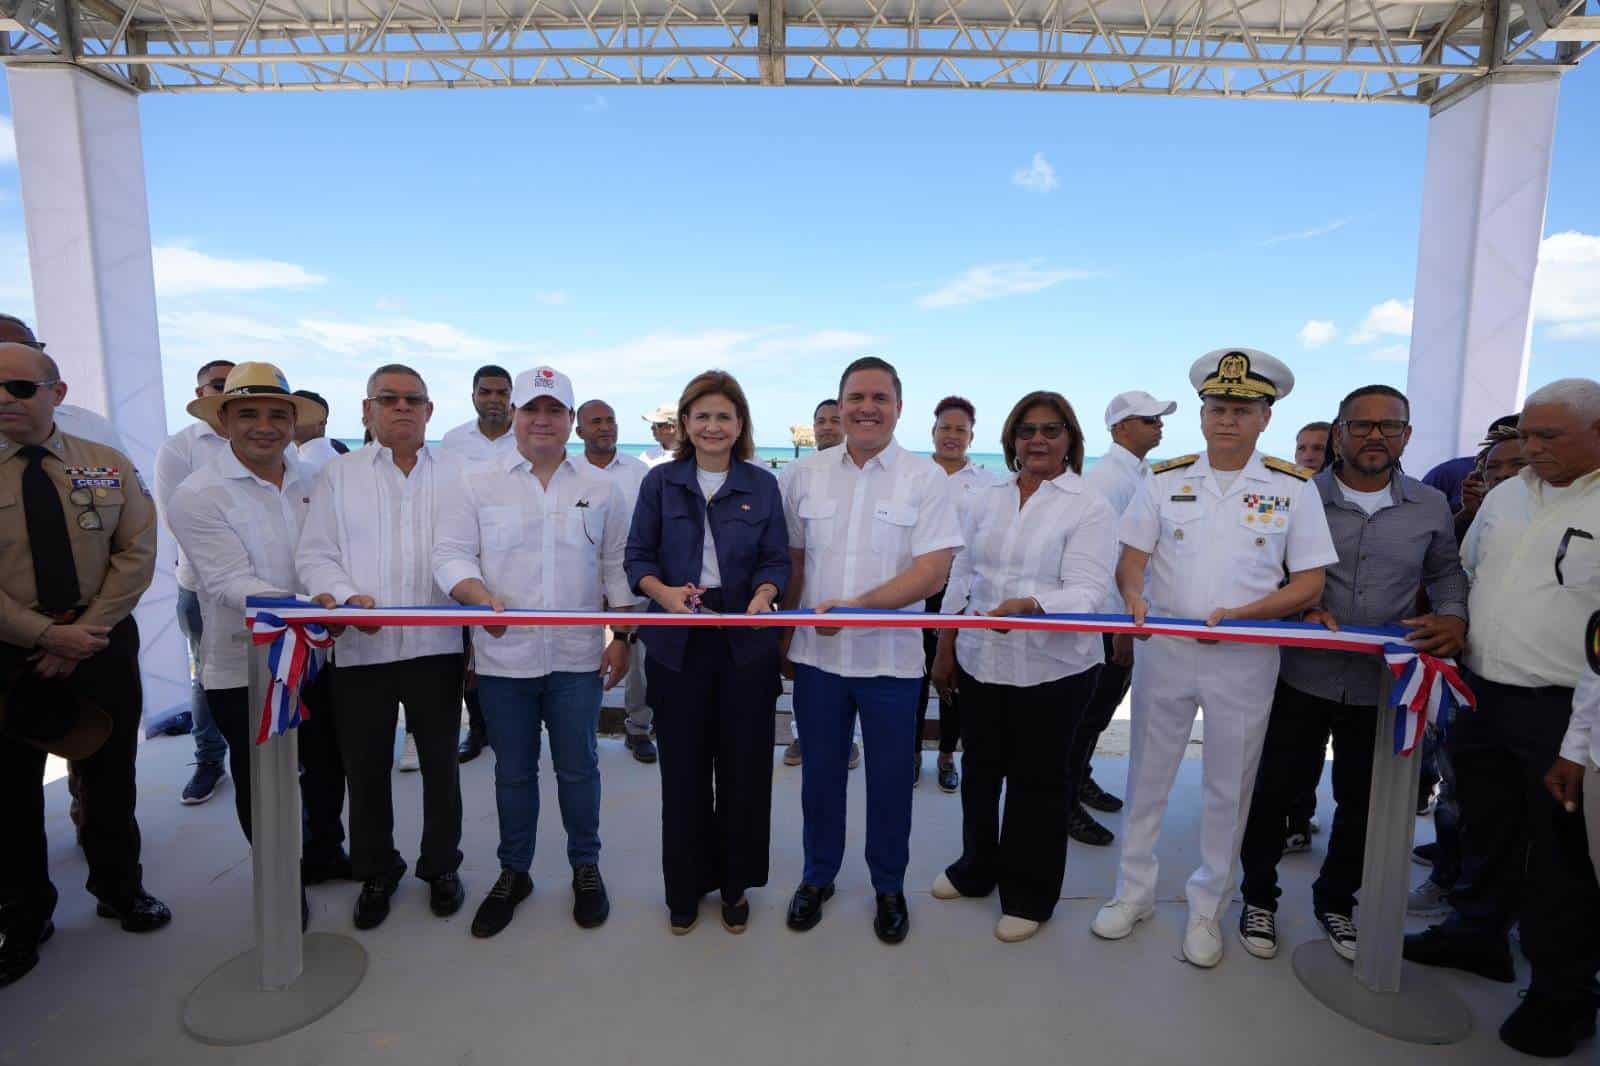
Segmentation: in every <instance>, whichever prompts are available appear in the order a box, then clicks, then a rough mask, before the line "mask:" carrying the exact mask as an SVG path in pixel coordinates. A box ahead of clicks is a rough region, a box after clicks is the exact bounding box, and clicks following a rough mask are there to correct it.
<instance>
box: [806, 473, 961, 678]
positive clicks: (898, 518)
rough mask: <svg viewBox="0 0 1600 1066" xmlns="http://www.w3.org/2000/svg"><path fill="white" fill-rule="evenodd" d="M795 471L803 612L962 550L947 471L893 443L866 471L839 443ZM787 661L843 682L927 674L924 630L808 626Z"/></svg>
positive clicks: (911, 608) (912, 607) (918, 606)
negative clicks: (922, 559) (821, 631)
mask: <svg viewBox="0 0 1600 1066" xmlns="http://www.w3.org/2000/svg"><path fill="white" fill-rule="evenodd" d="M791 468H792V469H793V471H794V472H793V473H792V474H790V475H789V478H788V481H787V483H786V484H785V486H784V488H783V510H784V517H785V518H786V519H787V521H788V526H789V547H790V548H791V549H793V550H796V551H804V553H805V576H804V581H803V583H802V588H801V591H800V607H801V608H802V609H804V608H809V607H815V606H816V605H817V604H819V603H822V602H823V601H825V600H837V599H849V598H851V597H854V596H859V595H861V594H862V593H864V592H867V591H869V590H871V589H874V588H877V587H878V586H879V585H882V584H883V583H884V582H886V581H888V580H889V579H890V578H892V577H894V576H896V575H897V574H901V573H904V572H905V571H906V570H908V569H910V567H911V563H912V560H914V559H915V558H916V557H917V556H919V555H927V554H929V553H931V552H936V551H942V550H944V549H945V548H959V547H961V543H962V541H961V530H960V524H959V522H958V520H957V517H956V507H955V504H954V497H953V495H952V494H951V492H950V487H949V485H948V484H947V481H948V478H947V477H946V476H945V472H944V471H943V470H942V469H940V468H939V467H938V466H936V465H935V464H933V463H931V462H929V461H928V460H926V459H924V458H922V457H921V456H916V455H912V454H911V453H910V452H908V451H906V450H905V449H904V448H902V447H900V445H898V444H896V443H895V442H893V441H890V442H889V446H888V447H887V448H885V449H884V450H883V451H881V452H879V453H878V454H877V455H875V456H873V457H872V458H871V459H869V460H867V462H866V464H865V465H864V466H860V467H858V466H856V464H855V461H854V460H852V459H851V458H850V451H849V447H848V446H847V445H841V446H839V447H837V448H829V449H828V450H827V451H823V452H814V453H812V454H811V455H807V456H805V457H804V458H802V459H798V460H796V461H795V462H794V463H793V464H791ZM923 607H924V604H923V603H913V604H910V605H908V606H906V607H903V608H901V609H902V610H905V611H921V610H922V609H923ZM789 658H790V659H791V660H792V661H794V662H797V663H804V664H806V665H807V666H813V667H816V668H817V669H819V670H826V671H828V672H829V673H833V674H839V675H841V676H844V677H921V676H922V673H923V653H922V633H921V631H920V630H917V629H845V630H841V631H840V632H839V633H837V634H835V635H834V636H831V637H824V636H820V635H818V634H817V633H816V632H815V630H814V629H812V628H811V627H809V626H804V627H799V628H797V629H796V630H795V635H794V642H793V643H792V644H791V645H790V647H789Z"/></svg>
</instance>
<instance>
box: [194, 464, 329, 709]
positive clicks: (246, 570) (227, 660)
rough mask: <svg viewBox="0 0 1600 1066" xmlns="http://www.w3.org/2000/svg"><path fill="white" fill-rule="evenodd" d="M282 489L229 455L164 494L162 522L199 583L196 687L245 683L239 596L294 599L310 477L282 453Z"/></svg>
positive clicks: (298, 589) (244, 643)
mask: <svg viewBox="0 0 1600 1066" xmlns="http://www.w3.org/2000/svg"><path fill="white" fill-rule="evenodd" d="M284 460H285V463H286V467H287V468H286V469H285V470H284V473H283V488H282V489H281V490H280V489H279V488H278V487H277V486H276V485H274V484H272V482H270V481H264V480H262V479H261V478H259V477H257V476H256V475H254V474H252V473H251V472H250V471H248V470H246V469H245V467H244V464H243V463H241V462H239V459H238V457H237V456H235V455H234V454H233V449H231V448H229V449H228V450H227V451H224V452H223V453H222V454H221V455H219V456H217V457H216V458H215V459H214V460H212V461H211V462H210V463H209V464H207V465H206V466H204V467H202V468H201V469H199V470H196V471H195V472H194V473H193V474H191V475H189V477H187V478H186V479H184V482H183V484H182V485H179V486H178V490H177V491H176V492H174V493H173V494H172V503H171V506H170V509H169V512H168V522H169V524H170V525H171V526H172V532H173V534H174V535H175V536H176V537H177V538H178V543H179V544H181V545H183V550H184V552H185V553H187V554H188V556H189V560H190V562H191V563H192V564H193V566H194V571H195V576H196V577H197V578H198V579H199V587H198V588H197V589H196V591H197V592H199V594H200V616H201V619H202V621H203V622H204V623H205V632H204V633H203V635H202V636H201V638H200V641H201V644H200V662H201V663H202V666H201V673H200V683H201V684H202V685H204V686H205V687H206V688H243V687H244V686H245V684H246V683H247V680H248V662H247V658H246V651H247V649H248V647H249V645H248V634H246V632H245V628H244V601H245V597H247V596H296V595H300V594H302V593H303V592H304V589H303V588H302V587H301V585H300V579H299V577H298V576H297V574H296V573H295V565H294V555H295V549H296V547H297V545H298V543H299V540H300V527H301V525H302V524H303V523H304V522H305V517H306V510H307V509H308V508H309V507H310V506H311V490H312V487H313V485H314V484H315V482H316V479H315V477H314V476H313V475H311V474H309V473H308V472H307V471H306V470H305V469H303V468H302V467H301V466H300V464H299V462H298V461H296V458H295V454H294V449H293V447H290V448H288V449H287V450H285V452H284Z"/></svg>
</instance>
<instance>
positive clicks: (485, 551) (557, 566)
mask: <svg viewBox="0 0 1600 1066" xmlns="http://www.w3.org/2000/svg"><path fill="white" fill-rule="evenodd" d="M511 406H512V408H513V410H515V412H516V416H515V427H516V434H517V451H516V454H515V455H513V456H512V457H511V458H509V459H507V460H504V461H503V462H496V463H493V464H484V465H482V466H478V467H475V468H473V469H472V470H470V471H469V472H468V474H467V476H466V478H465V480H464V481H463V482H462V483H461V485H460V486H459V491H454V492H451V493H450V494H449V498H448V500H447V502H446V504H445V506H444V508H443V510H442V513H441V514H440V517H439V527H438V530H437V532H436V535H435V539H434V547H433V574H434V578H435V580H437V581H438V582H439V587H440V588H441V589H446V590H448V591H449V593H450V595H451V596H453V597H455V598H456V599H457V600H458V601H460V602H461V603H465V604H472V605H476V606H483V607H493V608H494V609H495V610H504V609H505V608H507V607H514V608H539V609H544V610H569V611H598V610H600V608H601V605H602V603H604V602H609V603H610V604H611V606H612V608H613V609H614V610H615V609H631V607H632V605H633V603H634V597H633V592H632V590H631V589H630V588H629V587H628V578H627V574H626V573H625V572H624V571H623V568H622V556H623V549H624V548H626V547H627V543H628V509H627V502H626V500H624V499H623V495H622V489H621V487H620V486H618V485H617V483H616V482H615V481H613V480H611V479H610V478H608V477H606V475H605V474H603V473H601V472H600V471H599V470H596V469H595V468H594V467H593V466H591V465H590V464H589V463H588V462H586V461H585V460H584V459H583V457H582V456H578V457H576V458H574V457H572V456H570V455H568V454H567V438H568V437H570V436H571V435H572V422H573V416H574V413H575V412H574V411H573V401H572V382H571V381H569V380H568V378H567V376H566V375H565V374H563V373H561V372H560V371H558V370H555V369H553V368H551V367H548V366H541V367H535V368H534V369H533V370H527V371H524V372H523V373H521V374H518V375H517V377H516V381H515V382H514V383H513V384H512V388H511ZM631 628H632V627H623V629H628V630H631ZM603 632H604V629H603V627H601V626H571V627H568V626H519V627H515V628H512V629H509V630H506V629H504V628H501V627H485V626H480V627H475V628H474V629H473V638H472V650H473V655H474V656H476V658H477V669H478V695H479V698H480V699H481V700H482V701H483V717H484V721H485V723H486V724H487V726H488V730H489V746H490V747H491V748H493V749H494V755H495V767H494V779H495V803H496V807H497V810H498V813H499V819H500V849H499V853H498V857H499V860H500V877H499V879H498V880H497V881H496V882H495V884H494V888H492V889H491V890H490V891H489V895H488V897H487V898H486V899H484V901H483V903H482V904H481V905H479V907H478V913H477V915H476V916H475V917H474V918H473V921H472V933H473V935H474V936H479V937H489V936H494V935H495V934H496V933H498V932H500V931H501V930H502V929H504V928H505V927H506V926H507V925H508V924H509V923H510V921H511V919H512V916H513V914H514V912H515V910H516V907H517V905H518V904H519V903H521V902H522V901H523V900H525V899H527V898H528V896H529V894H531V893H532V892H533V881H532V879H530V878H529V876H528V870H529V869H530V868H531V867H532V865H533V850H534V840H535V831H536V830H537V828H538V822H539V780H538V775H539V749H540V728H541V726H542V727H543V729H544V731H545V732H547V733H548V734H549V737H550V759H551V761H552V762H553V763H554V764H555V771H556V782H557V784H556V796H557V798H558V799H559V800H560V803H561V821H562V824H563V825H564V826H565V828H566V831H567V860H568V862H570V863H571V864H572V891H573V908H572V917H573V920H574V921H575V922H577V923H578V925H579V926H580V927H581V928H584V929H592V928H594V927H596V926H598V925H600V924H601V923H603V922H604V921H605V920H606V916H607V915H609V914H610V913H611V902H610V900H609V899H608V898H607V896H606V887H605V882H604V881H603V880H602V879H601V877H600V764H599V761H598V758H597V751H596V747H595V730H596V729H597V728H598V727H599V724H600V697H601V692H602V686H603V687H604V688H611V687H612V686H613V685H615V684H616V683H617V682H619V681H621V680H622V678H623V677H624V675H626V674H627V672H628V640H627V636H626V634H625V633H624V632H623V631H622V630H617V631H616V637H615V639H613V640H612V641H611V642H610V643H609V644H606V643H605V638H604V636H603Z"/></svg>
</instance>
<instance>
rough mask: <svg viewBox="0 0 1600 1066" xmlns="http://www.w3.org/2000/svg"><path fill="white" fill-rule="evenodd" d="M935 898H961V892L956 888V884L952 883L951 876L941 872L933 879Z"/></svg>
mask: <svg viewBox="0 0 1600 1066" xmlns="http://www.w3.org/2000/svg"><path fill="white" fill-rule="evenodd" d="M933 898H934V899H944V900H950V899H960V898H961V893H960V891H958V890H957V889H956V886H955V885H953V884H951V883H950V878H948V877H946V876H945V875H944V874H943V873H941V874H940V875H939V876H938V877H935V878H934V879H933Z"/></svg>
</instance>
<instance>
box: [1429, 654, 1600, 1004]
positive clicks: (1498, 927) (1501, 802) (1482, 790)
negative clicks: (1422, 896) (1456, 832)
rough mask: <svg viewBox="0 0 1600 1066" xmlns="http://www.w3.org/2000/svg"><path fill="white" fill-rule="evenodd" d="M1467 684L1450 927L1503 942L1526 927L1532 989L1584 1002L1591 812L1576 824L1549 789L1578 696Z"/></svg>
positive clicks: (1592, 885) (1591, 964)
mask: <svg viewBox="0 0 1600 1066" xmlns="http://www.w3.org/2000/svg"><path fill="white" fill-rule="evenodd" d="M1466 681H1467V684H1468V685H1469V686H1470V687H1471V689H1472V691H1473V693H1474V694H1475V695H1476V696H1477V697H1478V706H1477V708H1476V709H1475V710H1472V711H1468V712H1464V713H1462V714H1459V715H1457V716H1456V718H1455V720H1454V723H1453V724H1452V726H1451V729H1450V732H1449V735H1448V738H1447V740H1446V747H1447V750H1448V752H1449V757H1450V760H1451V762H1452V764H1453V765H1454V767H1455V783H1456V787H1457V799H1458V802H1459V804H1460V809H1461V859H1462V869H1461V880H1460V881H1459V882H1458V883H1457V885H1456V887H1455V891H1453V892H1452V893H1451V894H1450V906H1451V908H1452V910H1453V913H1452V914H1451V916H1450V918H1449V919H1448V920H1447V921H1446V923H1445V924H1446V925H1447V926H1449V927H1451V928H1452V930H1453V931H1455V932H1460V933H1465V934H1467V935H1476V936H1482V937H1485V938H1492V939H1495V940H1499V939H1503V938H1504V937H1505V936H1506V934H1507V932H1508V930H1509V929H1510V926H1511V923H1512V922H1513V921H1519V922H1520V923H1521V927H1522V951H1523V954H1524V955H1526V956H1527V957H1528V961H1529V962H1531V963H1532V964H1533V986H1534V988H1535V989H1536V990H1539V991H1541V992H1543V993H1545V994H1548V995H1550V996H1552V997H1554V998H1558V999H1580V998H1582V996H1584V995H1585V994H1587V993H1586V989H1587V986H1588V983H1589V981H1590V980H1591V979H1592V978H1593V976H1594V974H1595V970H1596V968H1597V967H1600V884H1596V881H1595V873H1594V867H1593V866H1592V865H1591V864H1590V862H1589V841H1588V836H1587V833H1586V830H1585V824H1584V815H1583V809H1582V807H1580V808H1579V809H1578V810H1577V811H1576V812H1574V813H1571V814H1568V813H1567V812H1566V811H1564V810H1562V809H1561V807H1560V805H1559V804H1557V803H1556V801H1555V800H1554V799H1553V798H1551V796H1550V794H1549V793H1548V792H1547V791H1545V787H1544V775H1545V773H1546V772H1547V771H1548V770H1549V769H1550V766H1551V764H1552V763H1554V762H1555V759H1556V756H1557V755H1558V754H1559V753H1560V750H1561V738H1562V735H1563V734H1564V733H1565V732H1566V729H1567V721H1568V719H1569V718H1570V717H1571V715H1572V690H1571V689H1569V688H1557V687H1555V686H1550V687H1545V688H1523V687H1520V686H1515V685H1501V684H1498V683H1496V682H1493V681H1488V680H1485V679H1484V678H1481V677H1478V676H1477V675H1476V674H1472V673H1468V674H1467V675H1466ZM1593 783H1594V782H1592V781H1586V782H1585V785H1591V784H1593Z"/></svg>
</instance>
